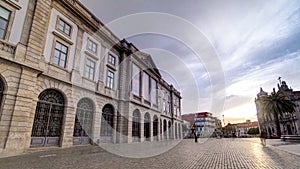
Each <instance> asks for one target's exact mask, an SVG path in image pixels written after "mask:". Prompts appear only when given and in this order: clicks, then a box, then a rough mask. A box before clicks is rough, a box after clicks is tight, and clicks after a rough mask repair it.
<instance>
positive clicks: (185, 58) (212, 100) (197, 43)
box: [80, 0, 300, 124]
mask: <svg viewBox="0 0 300 169" xmlns="http://www.w3.org/2000/svg"><path fill="white" fill-rule="evenodd" d="M80 1H81V2H82V3H83V4H84V5H85V6H86V7H87V8H88V9H89V10H90V11H91V12H92V13H93V14H95V15H96V16H97V18H99V19H100V20H101V21H102V22H103V23H104V24H105V26H107V27H108V28H109V29H110V30H112V32H113V33H114V34H116V35H117V36H118V37H119V38H120V39H123V38H126V39H127V41H129V42H132V43H133V44H134V45H135V46H136V47H137V48H139V50H141V51H144V52H146V53H149V54H151V56H152V58H153V60H154V61H155V64H156V66H157V68H158V69H159V70H160V72H161V74H162V75H163V77H164V78H165V79H166V80H167V81H168V82H169V83H172V84H173V85H174V86H175V87H176V89H178V90H179V91H180V92H181V95H182V98H183V99H182V114H188V113H195V112H203V111H208V112H212V113H213V115H214V116H217V117H219V118H220V119H221V120H222V121H223V116H222V115H224V121H223V122H224V123H226V124H227V123H229V122H230V123H236V122H244V121H245V120H247V119H250V120H252V121H254V120H256V107H255V103H254V100H255V97H256V94H257V93H258V92H259V90H260V87H262V88H263V89H264V91H266V92H268V93H270V92H271V91H272V89H273V87H276V86H277V83H278V80H277V79H278V77H282V80H284V81H286V82H287V84H288V86H291V88H293V89H294V91H297V90H300V78H299V74H300V69H299V66H300V1H299V0H264V1H261V0H252V1H246V0H244V1H241V0H226V1H220V0H210V1H204V0H189V1H185V2H184V3H183V1H181V0H172V1H167V0H160V1H158V0H152V1H145V0H126V1H124V0H100V1H99V0H80Z"/></svg>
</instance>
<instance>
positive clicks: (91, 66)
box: [85, 59, 95, 80]
mask: <svg viewBox="0 0 300 169" xmlns="http://www.w3.org/2000/svg"><path fill="white" fill-rule="evenodd" d="M94 74H95V62H94V61H92V60H91V59H87V60H86V63H85V77H86V78H88V79H90V80H94Z"/></svg>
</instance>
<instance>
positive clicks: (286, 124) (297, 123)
mask: <svg viewBox="0 0 300 169" xmlns="http://www.w3.org/2000/svg"><path fill="white" fill-rule="evenodd" d="M277 87H278V91H277V92H280V93H282V94H284V95H286V96H287V97H288V98H289V99H290V100H291V101H293V102H294V103H295V104H296V111H295V113H293V114H288V113H284V114H283V116H280V115H278V117H277V118H276V117H275V116H274V114H272V113H268V112H264V110H263V102H262V98H263V97H267V96H268V93H267V92H265V91H264V90H263V89H262V88H260V92H259V93H258V94H257V98H255V104H256V109H257V119H258V123H259V127H260V129H261V128H264V129H266V131H267V136H268V137H269V138H270V137H271V136H272V135H273V136H274V135H298V133H299V131H300V120H299V118H300V104H299V103H300V92H299V91H293V89H291V88H289V87H288V85H287V83H286V82H285V81H282V82H281V81H280V84H278V85H277ZM273 92H276V91H275V88H273ZM277 120H278V121H277ZM278 130H279V131H278Z"/></svg>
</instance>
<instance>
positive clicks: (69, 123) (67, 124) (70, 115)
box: [61, 99, 76, 147]
mask: <svg viewBox="0 0 300 169" xmlns="http://www.w3.org/2000/svg"><path fill="white" fill-rule="evenodd" d="M70 100H71V99H69V101H70ZM69 105H71V106H68V107H66V108H65V112H64V113H65V115H64V122H63V126H62V133H63V134H62V136H61V147H70V146H73V133H74V123H75V115H76V108H75V107H73V105H72V104H70V102H69Z"/></svg>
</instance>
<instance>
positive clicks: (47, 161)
mask: <svg viewBox="0 0 300 169" xmlns="http://www.w3.org/2000/svg"><path fill="white" fill-rule="evenodd" d="M200 141H201V140H200ZM145 151H147V149H145ZM299 166H300V157H299V156H296V155H293V154H289V153H287V152H285V151H282V150H279V149H277V148H275V147H273V146H267V147H263V146H262V145H261V144H260V143H259V140H258V139H254V140H253V139H252V140H244V139H208V140H207V141H205V142H203V143H194V140H192V139H190V140H183V141H182V142H180V143H179V144H178V145H177V146H175V147H174V148H172V149H171V150H170V151H167V152H165V153H163V154H160V155H157V156H154V157H149V158H126V157H120V156H118V155H114V154H111V153H108V152H106V151H105V150H103V149H102V148H100V147H98V146H79V147H72V148H65V149H55V150H49V151H41V152H33V153H29V154H25V155H21V156H15V157H8V158H2V159H0V168H1V169H2V168H3V169H14V168H16V169H17V168H20V169H27V168H28V169H29V168H30V169H43V168H62V169H64V168H72V169H73V168H75V169H88V168H95V169H98V168H100V169H101V168H105V169H107V168H120V169H126V168H139V169H140V168H178V169H188V168H197V169H198V168H201V169H202V168H210V169H212V168H220V169H222V168H224V169H225V168H239V169H240V168H274V169H275V168H285V169H289V168H291V169H292V168H294V169H296V168H299Z"/></svg>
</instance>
